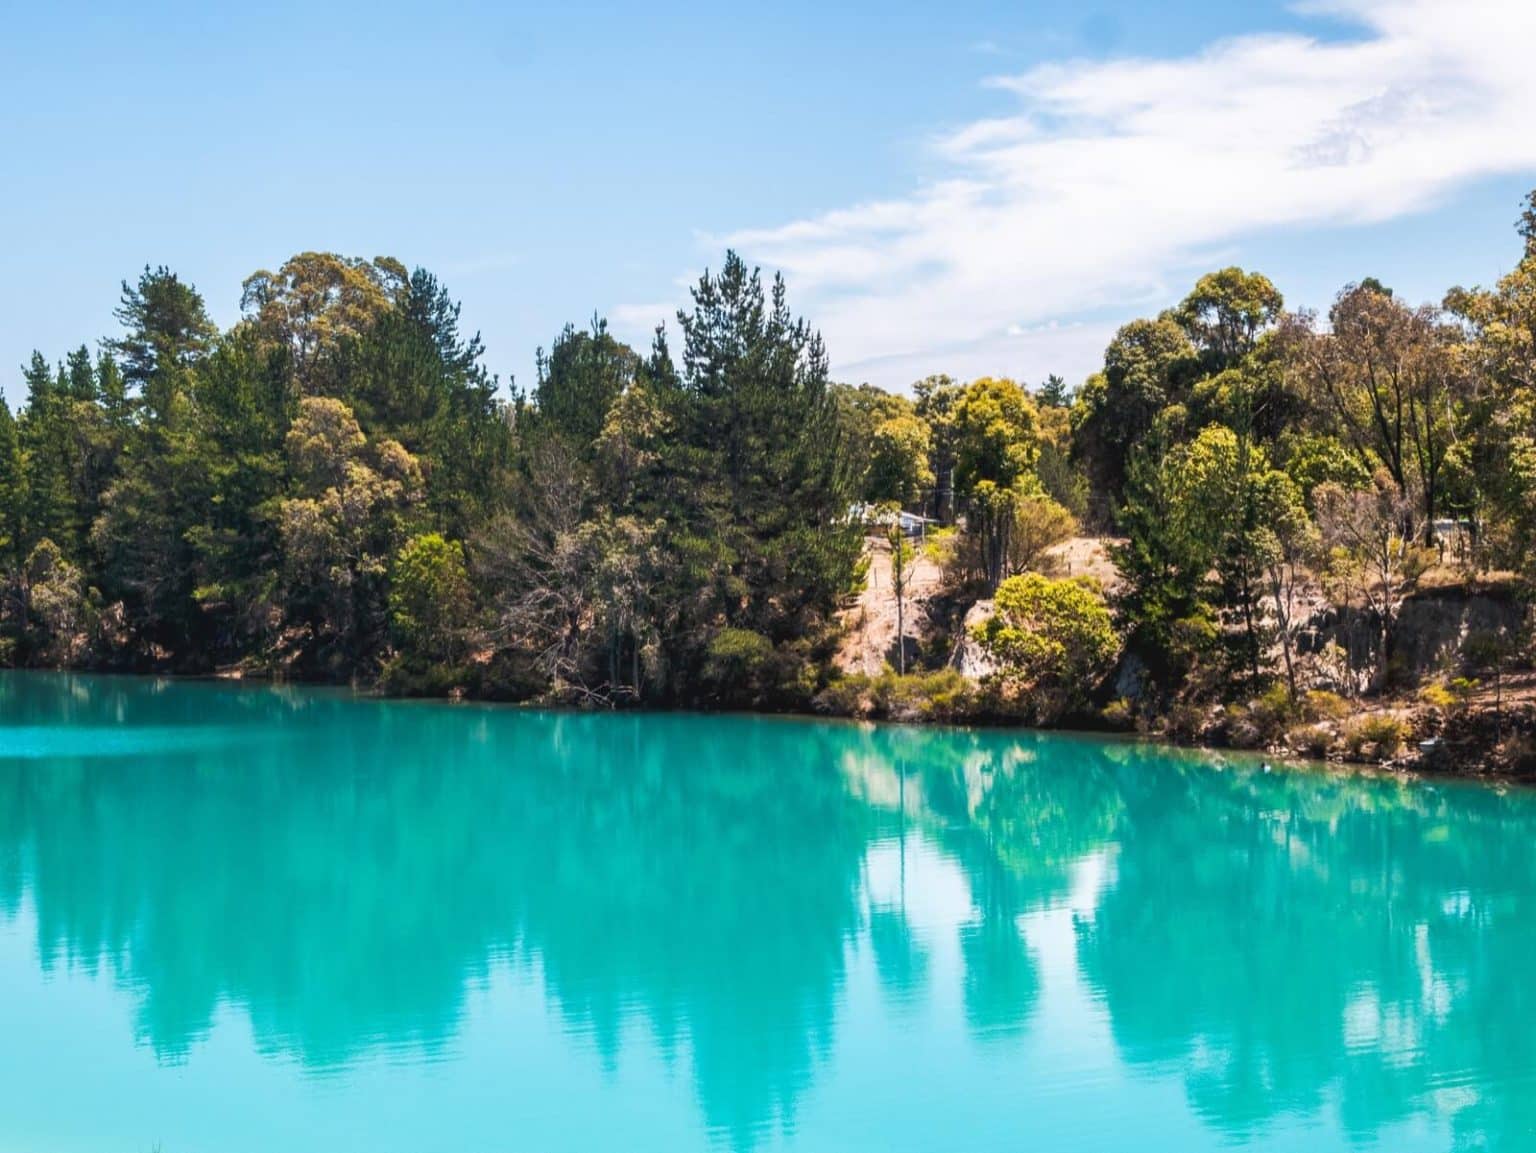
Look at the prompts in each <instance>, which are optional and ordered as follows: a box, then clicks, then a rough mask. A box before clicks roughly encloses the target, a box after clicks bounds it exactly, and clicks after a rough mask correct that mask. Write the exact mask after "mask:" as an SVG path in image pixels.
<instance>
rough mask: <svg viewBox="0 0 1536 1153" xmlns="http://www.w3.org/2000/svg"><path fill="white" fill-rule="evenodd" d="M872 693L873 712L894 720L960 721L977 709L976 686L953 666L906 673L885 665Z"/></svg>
mask: <svg viewBox="0 0 1536 1153" xmlns="http://www.w3.org/2000/svg"><path fill="white" fill-rule="evenodd" d="M872 695H873V698H874V707H875V715H876V716H880V717H885V718H888V719H890V720H896V721H912V720H921V721H959V720H966V719H970V718H971V717H973V716H975V714H976V711H977V696H976V686H975V685H974V684H972V683H971V682H970V681H968V680H966V679H965V677H963V676H961V675H960V673H959V672H957V671H956V670H955V669H940V670H939V671H938V672H931V673H908V674H907V675H906V676H902V675H901V674H899V673H895V672H892V671H891V670H889V669H887V670H886V671H885V672H884V673H882V674H881V675H880V676H879V677H877V678H876V679H875V681H874V682H873V685H872Z"/></svg>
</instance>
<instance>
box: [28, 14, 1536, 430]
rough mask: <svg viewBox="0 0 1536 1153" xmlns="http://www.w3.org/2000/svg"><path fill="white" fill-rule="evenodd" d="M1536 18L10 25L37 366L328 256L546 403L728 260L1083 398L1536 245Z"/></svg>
mask: <svg viewBox="0 0 1536 1153" xmlns="http://www.w3.org/2000/svg"><path fill="white" fill-rule="evenodd" d="M1532 8H1536V6H1533V5H1527V4H1520V3H1514V2H1510V3H1501V2H1499V0H1471V2H1470V3H1467V4H1464V5H1449V4H1445V3H1438V2H1436V0H1333V2H1332V3H1329V4H1326V5H1316V4H1314V5H1313V6H1311V7H1310V8H1308V9H1305V10H1297V9H1295V8H1293V7H1290V6H1285V5H1275V4H1266V3H1245V4H1241V5H1236V4H1231V3H1209V2H1198V3H1197V2H1188V0H1186V2H1180V3H1163V4H1157V5H1152V4H1145V3H1129V2H1125V3H1100V4H1097V5H1095V4H1087V5H1067V4H1042V3H1011V4H1010V3H950V4H947V5H944V6H942V7H941V6H939V5H932V4H930V5H914V4H906V3H899V2H893V3H886V4H873V3H839V4H827V3H825V2H824V0H823V2H821V3H803V2H800V0H788V2H785V3H782V4H779V5H773V6H769V5H759V6H746V5H726V4H720V3H712V4H702V3H664V2H661V0H657V2H654V3H647V4H643V5H642V4H596V3H571V4H564V5H560V6H553V5H539V6H518V5H497V4H481V3H439V4H431V5H429V4H425V3H419V4H418V3H376V4H366V5H365V4H361V3H357V4H333V5H326V4H308V5H306V4H297V3H294V4H289V3H273V4H269V5H265V6H258V5H244V6H238V7H237V6H214V5H204V4H155V3H146V4H139V5H135V6H131V7H130V6H99V7H98V6H87V5H74V4H69V3H57V4H32V3H21V2H19V0H0V109H4V112H3V113H0V149H3V150H4V154H5V155H6V156H7V157H8V164H7V171H6V178H5V179H4V180H3V181H0V220H4V221H5V222H6V235H5V253H6V267H7V271H8V272H9V275H8V276H6V277H4V278H0V382H3V385H4V389H5V392H6V393H7V395H8V396H9V397H10V398H11V399H12V400H15V399H16V398H17V396H18V393H19V375H20V374H19V368H18V367H16V366H19V365H20V364H21V363H22V361H24V360H25V359H26V357H27V356H28V355H29V354H30V352H31V350H32V349H33V348H34V347H37V348H40V349H42V350H43V352H44V353H45V354H46V355H47V356H49V357H50V358H51V359H55V358H58V357H60V356H62V355H63V353H64V352H65V351H66V350H67V349H68V348H70V347H73V346H76V345H78V344H79V343H81V342H82V341H84V342H88V343H91V344H93V345H94V343H95V342H96V340H97V339H99V338H100V337H101V336H103V335H106V334H108V333H110V332H111V331H112V325H113V322H112V319H111V310H112V308H113V306H114V304H115V302H116V298H117V295H118V283H119V281H120V280H122V279H123V278H125V277H130V278H131V277H132V276H134V275H136V273H137V270H138V269H140V268H142V266H143V265H144V264H145V263H146V262H147V263H152V264H159V263H165V264H168V265H170V266H171V267H173V268H175V269H176V270H177V271H178V272H180V273H181V274H182V275H183V276H184V277H185V278H187V279H190V280H191V281H193V282H194V283H195V284H196V285H197V286H198V287H199V288H200V289H201V290H202V291H203V293H204V295H205V296H206V297H207V299H208V302H209V305H210V308H211V309H212V311H213V314H214V316H215V318H216V319H218V320H219V321H220V322H221V323H226V324H227V323H229V322H231V321H232V320H234V319H235V318H236V316H237V314H238V313H237V307H238V297H239V286H240V281H241V280H242V279H243V278H244V277H245V276H246V275H248V274H249V273H250V272H252V271H254V270H255V269H257V268H262V267H275V266H276V265H277V264H279V263H281V262H282V260H283V259H284V258H285V257H286V256H288V255H290V254H292V253H293V252H297V251H301V250H304V249H309V248H318V249H330V250H335V251H339V252H343V253H347V254H351V255H361V256H375V255H381V254H388V255H394V256H398V257H399V258H400V259H402V260H404V261H406V262H407V263H408V264H412V265H415V264H420V265H425V266H427V267H429V268H431V269H432V270H433V271H435V272H437V273H438V275H439V276H440V277H441V278H442V279H443V280H444V281H445V282H446V283H447V284H448V286H449V288H450V289H451V291H452V292H453V293H454V294H455V295H456V296H458V297H459V298H460V299H461V300H462V301H463V304H464V318H465V320H466V322H467V323H468V325H469V326H470V327H471V328H478V329H480V330H481V332H482V333H483V334H484V337H485V340H486V343H487V346H488V360H489V363H490V365H491V367H492V368H493V369H494V370H495V371H497V372H498V373H500V374H501V375H502V377H503V378H506V377H507V376H509V375H514V374H515V375H516V377H517V378H518V379H519V380H520V381H522V382H524V383H526V382H527V381H528V380H529V378H530V377H531V374H532V362H533V352H534V348H535V347H536V346H538V345H539V344H545V345H547V344H548V343H549V341H550V339H551V338H552V337H553V335H554V334H555V333H556V332H557V331H558V329H559V327H560V326H561V325H562V324H563V323H564V322H565V321H567V320H571V321H575V322H577V323H581V322H582V321H583V320H585V318H587V317H589V316H590V315H591V314H592V313H593V312H594V311H599V312H602V313H604V314H607V315H610V316H611V317H613V320H614V324H615V327H616V328H617V329H618V330H619V331H620V332H621V333H622V334H623V335H625V336H627V337H629V338H631V339H634V340H636V341H643V340H644V339H645V334H646V333H647V332H648V330H649V328H650V327H651V326H652V325H653V324H654V323H655V322H656V321H658V320H661V319H664V318H665V317H666V316H667V315H668V314H669V313H670V311H671V309H672V308H674V307H675V306H676V305H677V304H678V303H681V302H682V301H683V300H684V299H685V297H686V288H685V286H686V284H687V283H688V282H689V281H690V280H691V279H693V278H694V277H696V276H697V274H698V272H699V270H700V269H702V268H703V267H704V266H705V265H706V264H710V265H714V264H718V262H719V258H720V255H721V253H722V252H723V250H724V248H725V246H726V245H727V244H735V245H737V246H738V247H740V248H741V249H742V250H743V252H744V253H745V255H747V256H748V257H749V258H750V259H754V260H756V261H759V262H761V263H763V264H764V265H765V266H767V267H776V268H783V269H784V270H785V271H786V273H787V275H788V278H789V284H790V294H791V302H792V303H793V304H794V305H795V306H796V307H797V308H799V309H800V310H802V311H804V312H806V313H807V314H808V315H809V316H810V318H811V319H812V321H813V322H816V323H818V324H819V325H821V327H822V328H823V329H824V330H825V333H826V336H827V340H828V345H829V348H830V351H831V354H832V358H833V363H834V370H835V371H836V372H837V374H838V375H840V376H843V377H845V378H848V379H871V380H875V381H876V382H878V383H881V384H885V385H890V386H898V385H901V384H903V383H906V382H908V381H910V380H912V379H915V378H916V377H918V376H921V375H923V374H925V373H926V372H931V371H946V370H947V371H950V372H952V373H954V374H955V375H958V376H972V375H977V374H979V373H982V372H992V373H998V374H1010V375H1016V376H1021V377H1023V378H1025V379H1029V380H1036V379H1038V378H1039V377H1041V376H1043V375H1044V374H1045V373H1046V372H1050V371H1058V372H1062V373H1064V374H1065V375H1067V376H1068V377H1069V379H1076V378H1079V377H1081V375H1083V374H1084V373H1085V372H1087V371H1088V370H1090V369H1091V368H1092V366H1093V363H1094V360H1095V358H1096V355H1097V351H1098V350H1099V349H1101V348H1102V344H1103V341H1104V338H1105V337H1106V336H1107V335H1108V334H1109V333H1110V332H1112V331H1113V328H1114V326H1115V325H1116V324H1118V323H1120V322H1121V321H1123V320H1125V319H1128V318H1130V317H1132V316H1135V315H1141V314H1146V313H1149V312H1153V311H1155V310H1156V309H1157V308H1159V307H1162V306H1163V305H1165V304H1168V303H1171V302H1172V301H1174V300H1176V299H1177V298H1178V297H1179V296H1181V295H1182V294H1183V292H1184V291H1186V290H1187V288H1188V285H1189V284H1190V283H1191V282H1192V281H1193V279H1194V278H1195V276H1197V275H1198V273H1199V272H1200V271H1202V270H1203V269H1205V268H1208V267H1214V266H1217V265H1219V264H1225V263H1233V262H1236V263H1241V264H1244V265H1245V266H1249V267H1257V268H1260V269H1262V270H1263V271H1265V272H1267V273H1269V274H1270V275H1271V276H1272V277H1273V278H1274V279H1275V280H1276V282H1277V283H1278V284H1279V285H1280V287H1281V288H1282V290H1283V291H1284V292H1285V293H1286V295H1287V298H1288V300H1289V301H1291V302H1292V303H1294V304H1307V305H1313V306H1326V304H1327V302H1328V299H1329V298H1330V297H1331V295H1332V294H1333V292H1334V291H1335V290H1336V289H1337V288H1338V287H1339V286H1340V285H1341V284H1342V283H1344V282H1345V281H1346V280H1349V279H1352V278H1358V277H1359V276H1362V275H1376V276H1379V277H1381V278H1382V279H1383V280H1385V281H1387V282H1388V283H1390V284H1393V285H1394V286H1395V287H1397V288H1398V290H1399V291H1400V292H1401V293H1404V294H1406V295H1409V296H1411V297H1414V298H1437V297H1438V296H1439V295H1440V293H1441V292H1442V291H1443V290H1444V288H1446V287H1447V286H1449V285H1450V284H1453V283H1478V282H1481V283H1486V282H1489V281H1491V280H1493V279H1494V278H1496V277H1497V276H1498V275H1499V274H1500V273H1501V272H1503V271H1505V270H1507V269H1508V268H1509V266H1510V265H1511V264H1512V263H1513V261H1514V259H1515V256H1516V250H1517V241H1516V238H1515V236H1514V234H1513V231H1512V228H1511V225H1512V222H1513V220H1514V218H1515V216H1516V215H1517V211H1518V206H1519V201H1520V198H1521V196H1522V195H1523V193H1524V191H1525V190H1526V189H1527V188H1528V187H1530V186H1531V185H1533V184H1536V137H1533V134H1531V133H1530V131H1529V123H1528V122H1529V112H1530V109H1531V108H1533V107H1536V80H1533V79H1532V77H1533V75H1536V70H1532V69H1531V68H1530V67H1529V61H1530V60H1531V59H1532V58H1533V48H1536V19H1533V16H1532V13H1531V12H1530V11H1528V9H1532ZM109 9H110V10H109Z"/></svg>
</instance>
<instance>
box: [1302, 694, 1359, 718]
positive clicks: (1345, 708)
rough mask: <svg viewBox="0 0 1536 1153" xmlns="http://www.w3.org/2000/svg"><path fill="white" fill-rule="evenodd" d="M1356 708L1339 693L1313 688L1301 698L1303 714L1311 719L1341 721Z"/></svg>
mask: <svg viewBox="0 0 1536 1153" xmlns="http://www.w3.org/2000/svg"><path fill="white" fill-rule="evenodd" d="M1353 711H1354V709H1353V708H1352V707H1351V706H1350V703H1349V702H1348V701H1346V700H1345V699H1344V698H1343V697H1341V696H1339V694H1338V693H1329V692H1324V691H1323V690H1321V689H1313V690H1312V691H1311V692H1310V693H1308V694H1307V695H1306V696H1304V697H1303V698H1302V699H1301V715H1302V716H1303V717H1304V718H1305V719H1306V720H1309V721H1313V722H1316V721H1341V720H1343V719H1344V718H1345V717H1347V716H1349V714H1350V713H1351V712H1353Z"/></svg>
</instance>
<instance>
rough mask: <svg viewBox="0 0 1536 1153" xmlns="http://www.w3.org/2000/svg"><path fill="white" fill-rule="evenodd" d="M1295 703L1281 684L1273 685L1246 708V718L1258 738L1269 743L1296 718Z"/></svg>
mask: <svg viewBox="0 0 1536 1153" xmlns="http://www.w3.org/2000/svg"><path fill="white" fill-rule="evenodd" d="M1296 711H1297V709H1296V702H1295V701H1293V700H1291V694H1290V691H1289V690H1288V689H1287V688H1286V687H1285V685H1282V684H1274V685H1271V686H1270V687H1269V688H1267V689H1265V690H1264V691H1263V692H1262V693H1260V694H1259V696H1258V698H1257V699H1256V700H1254V701H1252V702H1251V703H1250V704H1249V706H1248V718H1249V720H1250V721H1251V722H1252V724H1253V726H1254V728H1256V729H1257V730H1258V731H1259V734H1260V737H1261V738H1262V739H1263V740H1265V741H1271V740H1274V739H1276V738H1277V737H1279V736H1280V734H1281V733H1283V732H1284V731H1285V727H1286V725H1288V724H1289V723H1290V722H1291V721H1292V720H1294V719H1295V717H1296Z"/></svg>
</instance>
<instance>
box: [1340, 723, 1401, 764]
mask: <svg viewBox="0 0 1536 1153" xmlns="http://www.w3.org/2000/svg"><path fill="white" fill-rule="evenodd" d="M1410 734H1411V730H1410V729H1409V727H1408V724H1407V722H1406V721H1404V720H1402V719H1401V718H1400V717H1394V716H1392V715H1391V714H1390V713H1375V714H1373V715H1371V716H1366V717H1358V718H1356V719H1355V720H1354V721H1352V722H1350V724H1348V725H1347V726H1345V729H1344V748H1345V750H1346V751H1347V752H1348V753H1349V755H1350V756H1351V757H1354V758H1356V759H1369V760H1377V761H1385V760H1388V759H1390V758H1392V757H1394V756H1396V755H1397V754H1398V753H1399V752H1400V751H1401V750H1402V747H1403V744H1404V743H1405V742H1406V741H1407V740H1408V737H1409V736H1410Z"/></svg>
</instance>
